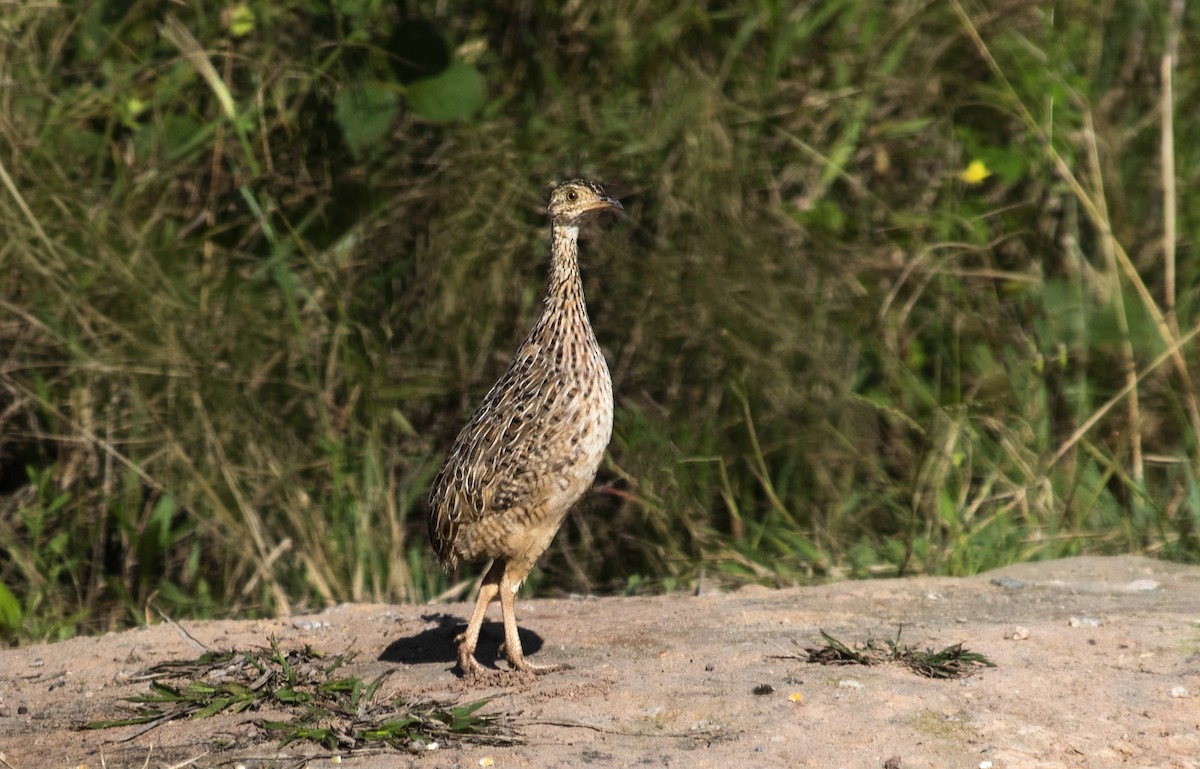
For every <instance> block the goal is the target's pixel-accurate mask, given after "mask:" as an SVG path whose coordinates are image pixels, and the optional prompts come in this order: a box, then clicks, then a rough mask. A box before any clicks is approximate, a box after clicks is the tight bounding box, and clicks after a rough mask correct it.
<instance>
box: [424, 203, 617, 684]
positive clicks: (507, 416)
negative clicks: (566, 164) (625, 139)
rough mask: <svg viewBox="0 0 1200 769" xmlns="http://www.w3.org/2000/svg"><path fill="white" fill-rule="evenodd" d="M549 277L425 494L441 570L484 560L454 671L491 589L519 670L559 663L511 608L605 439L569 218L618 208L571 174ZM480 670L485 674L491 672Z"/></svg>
mask: <svg viewBox="0 0 1200 769" xmlns="http://www.w3.org/2000/svg"><path fill="white" fill-rule="evenodd" d="M546 210H547V213H548V214H549V215H550V279H549V284H548V287H547V289H546V298H545V303H544V305H543V308H542V314H541V316H540V317H539V318H538V320H537V322H536V323H534V325H533V328H532V329H530V331H529V335H528V336H527V337H525V341H524V342H522V343H521V346H520V348H519V349H518V350H517V353H516V355H515V356H514V357H513V360H512V363H510V364H509V366H508V370H507V371H505V372H504V375H503V376H501V377H500V381H498V382H496V384H495V385H493V386H492V389H491V390H490V391H489V392H488V394H487V395H486V396H485V397H484V399H483V403H482V404H480V406H479V409H478V410H477V411H476V412H475V414H474V416H472V417H471V421H469V422H468V423H467V425H466V427H464V428H463V429H462V432H460V433H459V434H458V438H457V439H456V440H455V441H454V446H453V447H452V448H451V449H450V453H449V454H448V455H447V457H446V460H445V462H444V463H443V464H442V468H441V470H440V471H439V472H438V475H437V478H435V479H434V481H433V488H432V491H431V492H430V495H429V537H430V540H431V541H432V543H433V549H434V550H435V551H436V552H437V556H438V559H439V560H440V561H441V562H442V564H443V565H444V566H445V567H446V568H448V569H451V568H454V567H455V566H456V565H457V564H458V563H459V561H466V562H471V561H483V560H485V559H489V558H490V559H492V565H491V568H489V569H488V571H487V573H486V574H485V575H484V577H483V583H482V584H481V586H480V588H479V598H478V600H477V601H476V603H475V611H474V612H473V613H472V614H471V621H470V623H469V624H468V625H467V629H466V631H465V632H464V633H463V634H462V635H460V636H458V638H457V639H456V640H457V641H458V665H459V668H460V670H461V671H462V674H463V676H464V677H466V678H468V679H476V678H479V677H481V676H484V675H487V672H486V670H485V668H484V667H483V666H482V665H481V664H480V663H479V661H478V660H476V659H475V646H476V644H477V643H478V642H479V630H480V628H481V627H482V625H483V618H484V614H485V613H486V612H487V608H488V604H490V603H491V602H492V600H493V599H495V598H497V597H499V599H500V607H501V610H502V611H503V614H504V652H505V655H506V656H507V658H508V664H509V667H510V668H511V669H512V670H514V671H520V672H522V673H545V672H550V671H554V670H562V669H564V668H566V667H568V666H566V665H552V666H547V665H533V664H531V663H529V662H528V661H526V660H525V656H524V652H523V651H522V650H521V640H520V638H519V636H518V635H517V618H516V614H515V610H514V602H515V600H516V593H517V589H518V588H519V587H520V586H521V583H522V582H523V581H524V580H525V578H526V577H527V576H528V575H529V572H530V571H531V570H532V569H533V566H534V564H535V563H536V562H537V560H538V558H539V557H540V556H541V555H542V553H543V552H545V550H546V548H547V547H548V546H549V545H550V542H551V540H553V539H554V534H555V532H557V531H558V528H559V526H561V525H562V522H563V519H564V518H565V517H566V515H567V513H568V512H569V511H570V509H571V507H572V506H573V505H574V504H575V503H576V502H577V501H578V500H579V498H580V497H581V496H583V494H584V492H586V491H587V490H588V488H589V487H590V486H591V485H592V481H593V480H594V479H595V477H596V470H597V468H598V467H599V466H600V461H601V459H602V458H603V457H604V450H605V448H606V447H607V446H608V441H609V438H610V437H611V436H612V420H613V396H612V379H611V378H610V376H609V373H608V365H607V364H606V363H605V361H604V355H603V354H602V353H601V352H600V345H599V344H598V343H597V341H596V335H595V333H594V332H593V331H592V324H591V322H590V321H589V320H588V314H587V307H586V306H585V304H584V298H583V281H582V280H581V278H580V275H579V225H580V223H581V222H583V221H584V220H585V219H587V218H588V217H590V216H594V215H595V214H597V213H599V212H602V211H613V210H615V211H621V210H623V209H622V206H621V204H620V203H619V202H617V201H616V200H615V199H613V198H611V197H609V196H608V194H606V193H605V191H604V189H603V188H602V187H601V186H600V185H598V184H596V183H595V182H590V181H586V180H583V179H575V180H572V181H569V182H564V183H562V184H560V185H558V186H557V187H556V188H555V189H554V191H553V192H552V193H551V195H550V205H549V206H548V207H547V209H546ZM490 675H495V673H491V674H490Z"/></svg>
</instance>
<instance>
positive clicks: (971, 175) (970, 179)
mask: <svg viewBox="0 0 1200 769" xmlns="http://www.w3.org/2000/svg"><path fill="white" fill-rule="evenodd" d="M991 175H992V172H991V171H990V170H988V167H987V164H985V163H984V162H983V161H982V160H972V161H971V162H970V163H968V164H967V167H966V168H965V169H963V171H962V172H961V173H959V175H958V178H959V179H962V180H963V181H964V182H966V183H967V184H979V183H980V182H982V181H983V180H984V179H986V178H988V177H989V176H991Z"/></svg>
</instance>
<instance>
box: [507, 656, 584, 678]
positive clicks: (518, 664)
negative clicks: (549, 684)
mask: <svg viewBox="0 0 1200 769" xmlns="http://www.w3.org/2000/svg"><path fill="white" fill-rule="evenodd" d="M508 668H509V670H511V671H512V672H513V673H522V674H524V675H535V676H544V675H546V674H547V673H561V672H562V671H564V670H572V669H573V668H572V667H571V666H570V665H568V664H566V663H565V662H558V663H555V664H553V665H535V664H533V663H532V662H527V661H526V660H525V659H523V658H522V659H515V660H514V659H512V658H509V660H508Z"/></svg>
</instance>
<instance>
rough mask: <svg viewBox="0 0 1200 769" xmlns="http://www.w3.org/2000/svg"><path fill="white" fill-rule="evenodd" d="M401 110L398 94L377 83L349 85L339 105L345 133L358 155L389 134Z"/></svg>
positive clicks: (343, 133) (339, 123)
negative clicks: (397, 99)
mask: <svg viewBox="0 0 1200 769" xmlns="http://www.w3.org/2000/svg"><path fill="white" fill-rule="evenodd" d="M399 111H400V107H399V105H398V104H397V102H396V94H395V93H393V92H392V91H390V90H389V89H387V88H383V87H382V86H377V85H360V86H351V87H349V88H346V89H345V90H343V91H342V92H341V93H339V94H338V95H337V103H336V106H335V113H336V116H337V121H338V125H340V126H341V127H342V136H343V137H344V138H345V139H346V145H347V146H348V147H350V151H351V152H353V153H354V156H355V157H356V158H357V157H360V156H361V155H362V153H363V152H364V151H365V150H367V149H369V148H370V147H371V146H372V145H375V144H377V143H379V141H380V140H381V139H383V137H385V136H387V134H388V131H390V130H391V128H392V121H393V120H395V119H396V114H397V113H398V112H399Z"/></svg>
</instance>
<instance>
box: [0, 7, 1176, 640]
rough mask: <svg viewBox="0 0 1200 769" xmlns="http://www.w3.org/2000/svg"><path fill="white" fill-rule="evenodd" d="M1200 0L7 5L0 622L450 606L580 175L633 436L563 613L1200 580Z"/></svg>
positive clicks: (603, 333)
mask: <svg viewBox="0 0 1200 769" xmlns="http://www.w3.org/2000/svg"><path fill="white" fill-rule="evenodd" d="M451 5H452V6H453V7H451ZM1171 8H1172V5H1171V4H1170V3H1168V2H1165V1H1162V2H1159V1H1152V2H1147V3H1131V2H1125V1H1124V0H1115V1H1114V2H1111V3H1107V4H1102V5H1099V6H1096V5H1094V4H1091V3H1086V2H1082V0H1063V2H1057V3H1052V4H1038V3H1028V2H1019V1H1017V0H1012V1H1010V2H1001V3H990V4H979V3H968V4H967V5H966V6H959V5H958V3H957V2H951V3H950V4H929V3H921V2H910V1H908V0H904V1H902V2H897V3H880V2H867V1H865V0H857V1H851V0H822V1H821V2H813V3H803V4H790V3H782V2H773V1H772V0H759V1H758V2H755V3H731V2H707V3H706V2H693V1H689V0H680V1H679V2H672V3H658V4H651V3H636V2H629V1H628V0H617V2H613V3H606V4H591V3H588V4H580V3H572V4H566V5H562V4H559V3H550V2H541V1H540V0H527V1H526V2H521V3H502V4H492V3H480V2H465V3H457V4H444V3H433V2H422V1H420V0H418V1H417V2H408V3H385V2H380V1H378V0H333V1H323V0H284V1H283V2H267V1H266V0H261V1H260V2H255V1H254V0H249V1H248V2H240V3H229V4H224V5H222V6H221V7H220V9H219V10H214V8H213V7H211V6H210V4H204V3H196V2H183V3H167V2H161V1H158V0H141V1H137V2H135V1H134V0H94V1H92V2H83V3H61V4H37V3H35V4H28V5H19V4H9V5H5V6H4V8H3V10H0V83H2V84H3V86H2V87H0V199H2V200H3V204H2V205H0V217H2V221H0V228H3V230H4V232H5V233H6V238H5V239H4V242H3V244H0V274H2V275H3V276H4V281H3V283H2V285H0V350H4V354H3V355H2V356H0V634H2V635H3V636H4V637H7V638H11V639H17V640H20V639H30V638H47V637H64V636H68V635H71V634H74V633H77V632H81V631H87V632H92V631H97V630H102V629H107V628H111V627H115V626H121V625H125V624H128V623H136V622H143V621H146V620H147V619H149V618H153V617H154V616H155V611H156V610H162V611H164V612H167V613H169V614H173V615H184V614H186V615H191V616H215V615H231V616H248V615H257V614H263V613H272V612H289V611H294V610H298V609H302V608H306V607H310V606H314V605H320V604H326V603H332V602H336V601H343V600H380V601H384V600H388V601H392V600H399V601H414V600H423V599H425V598H428V597H429V596H431V595H437V594H441V593H443V591H446V594H448V595H455V594H460V593H461V592H462V591H461V589H458V590H453V589H450V590H448V588H449V587H450V585H451V583H450V582H448V581H447V579H446V576H445V575H442V574H441V573H440V572H439V571H438V569H437V568H436V564H434V563H433V561H432V558H431V557H430V556H431V554H430V552H429V550H428V548H427V546H426V544H425V532H424V524H423V520H422V518H423V510H424V495H425V492H426V489H427V486H428V484H429V482H430V479H431V477H432V474H433V472H435V471H436V468H437V465H438V463H439V461H440V458H441V455H442V452H443V451H444V450H445V449H446V447H447V446H448V445H449V443H450V441H451V440H452V439H453V436H454V434H455V432H456V431H457V429H458V428H459V427H460V426H461V424H462V423H463V421H464V420H465V419H466V418H467V417H468V416H469V414H470V413H471V410H472V409H473V407H474V406H475V404H476V403H477V401H478V400H479V398H480V397H481V396H482V394H483V393H484V392H485V391H486V389H487V387H488V385H489V384H490V383H491V381H493V380H494V378H495V377H496V376H497V375H498V374H499V373H500V372H501V370H502V369H503V367H504V365H505V364H506V362H507V360H508V356H509V355H510V354H511V351H512V350H513V348H514V347H515V345H516V343H517V342H518V341H519V339H520V337H521V335H522V334H523V332H524V330H525V329H526V328H528V326H529V324H530V323H531V322H532V319H533V318H534V316H535V315H536V313H537V311H538V298H539V295H540V291H541V282H542V280H543V276H542V272H541V269H540V267H541V259H542V257H543V256H544V255H545V253H546V248H547V246H546V242H545V226H544V225H545V222H544V217H543V214H542V207H543V205H544V200H545V191H546V184H547V182H549V181H551V180H554V179H559V178H563V177H567V176H573V175H585V176H589V177H594V178H599V179H601V180H604V181H605V182H606V183H608V185H609V189H610V191H612V192H615V193H616V194H618V195H619V196H620V197H622V199H623V200H624V202H625V204H626V209H627V211H628V214H629V215H628V217H627V218H626V219H625V220H624V221H623V222H622V223H618V224H616V225H615V226H612V227H609V228H608V230H609V231H608V232H605V233H604V234H603V235H602V236H601V237H591V238H588V239H587V242H585V244H584V247H583V251H584V257H583V258H584V262H585V263H584V270H585V275H586V282H587V291H588V300H589V308H590V310H591V314H592V318H593V321H594V325H595V326H596V329H597V334H598V336H599V338H600V339H601V342H602V344H603V345H604V346H605V347H606V350H607V353H608V357H609V361H610V363H611V367H612V370H613V375H614V380H615V389H616V392H617V406H618V413H617V418H616V432H615V436H614V440H613V444H612V447H611V450H610V455H609V461H608V463H607V464H606V466H605V468H604V469H603V470H602V473H601V477H600V479H599V481H598V487H599V490H598V493H594V494H592V495H589V497H587V498H586V500H585V502H583V503H582V504H581V505H580V509H579V511H578V512H577V514H575V515H573V516H572V517H571V518H569V519H568V522H567V524H566V525H565V526H564V529H563V531H562V532H561V533H560V535H559V537H558V538H557V540H556V542H555V544H554V545H553V546H552V549H551V553H550V555H549V556H548V558H547V559H546V562H545V564H544V569H543V570H542V571H541V572H540V573H539V574H535V578H534V580H533V582H532V588H533V590H534V591H536V592H541V593H553V592H558V591H569V590H576V591H582V590H620V591H627V592H640V591H645V590H655V589H664V588H667V589H669V588H675V587H679V588H683V587H692V586H694V585H695V584H696V583H697V582H698V580H700V579H711V580H715V581H718V582H721V583H737V582H741V581H748V580H750V581H761V582H766V583H770V584H792V583H796V582H805V581H809V580H813V579H826V578H834V577H838V576H854V577H862V576H869V575H880V574H898V573H920V572H936V573H946V574H968V573H974V572H977V571H980V570H984V569H989V568H993V567H995V566H999V565H1002V564H1005V563H1009V562H1012V561H1015V560H1021V559H1032V558H1049V557H1057V556H1065V555H1072V554H1077V553H1083V552H1088V553H1113V552H1140V553H1150V554H1157V555H1162V556H1165V557H1171V558H1177V559H1186V560H1196V559H1197V557H1198V556H1200V541H1198V539H1197V532H1196V527H1197V521H1198V518H1200V483H1198V482H1197V480H1198V477H1200V475H1198V471H1200V446H1198V443H1197V439H1198V436H1200V414H1198V413H1197V406H1196V398H1197V395H1196V393H1197V390H1196V388H1195V387H1194V386H1193V385H1194V383H1193V381H1192V380H1193V378H1194V377H1195V376H1198V375H1200V369H1198V361H1200V358H1198V355H1197V351H1196V344H1195V342H1194V340H1193V337H1192V335H1193V334H1194V332H1195V329H1196V322H1197V307H1196V302H1195V297H1196V296H1198V295H1200V293H1198V292H1197V288H1198V286H1200V261H1198V260H1196V259H1188V258H1186V257H1187V255H1188V254H1189V253H1190V251H1191V250H1192V248H1193V247H1194V245H1193V243H1192V240H1191V235H1190V233H1194V232H1196V231H1197V225H1198V223H1200V210H1197V207H1198V206H1200V202H1198V201H1196V200H1193V199H1192V198H1191V197H1189V196H1182V195H1180V196H1173V195H1172V194H1171V190H1172V189H1178V190H1186V189H1190V188H1192V187H1194V186H1195V182H1196V179H1195V178H1194V177H1195V176H1196V175H1197V173H1200V170H1197V169H1200V162H1197V158H1196V157H1194V156H1195V155H1196V154H1197V153H1198V152H1200V136H1197V134H1198V133H1200V121H1196V120H1191V119H1190V118H1191V112H1193V111H1194V105H1196V104H1200V100H1198V99H1197V98H1195V96H1196V95H1195V94H1194V90H1195V89H1196V87H1197V85H1200V77H1197V76H1196V75H1197V73H1198V72H1200V62H1198V61H1197V58H1196V54H1195V53H1194V50H1195V47H1194V46H1190V45H1180V44H1179V43H1178V39H1179V37H1181V38H1182V39H1183V40H1185V41H1187V40H1192V39H1195V33H1196V32H1197V25H1198V24H1200V21H1197V17H1196V15H1195V14H1193V15H1191V16H1187V17H1184V18H1183V19H1182V20H1179V19H1175V18H1173V17H1172V16H1171ZM1177 36H1178V37H1177ZM1173 46H1177V49H1178V56H1177V57H1176V58H1175V60H1174V64H1175V68H1176V69H1175V77H1174V79H1173V82H1172V85H1171V88H1170V89H1169V90H1168V88H1167V84H1166V83H1165V82H1164V81H1163V79H1162V75H1161V72H1162V70H1161V61H1162V57H1163V55H1164V52H1166V51H1168V50H1170V49H1171V48H1172V47H1173ZM1166 95H1170V96H1171V97H1173V100H1174V104H1175V105H1176V107H1175V109H1176V113H1177V117H1176V119H1175V121H1174V122H1173V123H1172V124H1171V125H1170V126H1169V128H1170V129H1171V130H1167V131H1164V130H1163V126H1162V124H1161V117H1160V115H1161V112H1160V110H1161V101H1162V99H1164V97H1165V96H1166ZM1164 147H1165V153H1164ZM1164 155H1165V156H1166V157H1168V158H1170V159H1172V160H1173V163H1174V168H1175V174H1174V176H1173V177H1169V179H1173V181H1174V187H1172V185H1171V184H1166V183H1165V182H1166V181H1168V180H1169V179H1168V177H1164V175H1163V166H1162V160H1161V158H1162V157H1164ZM976 163H978V164H980V165H973V164H976ZM981 169H983V170H984V171H986V173H982V172H981ZM1176 197H1177V199H1176ZM1171 233H1174V234H1173V235H1171ZM1168 236H1170V239H1166V238H1168ZM1176 252H1177V254H1176ZM1176 257H1178V258H1176ZM458 576H462V577H466V576H468V575H467V573H466V572H464V574H462V575H458ZM458 587H459V588H461V587H462V584H461V583H460V584H459V585H458Z"/></svg>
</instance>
